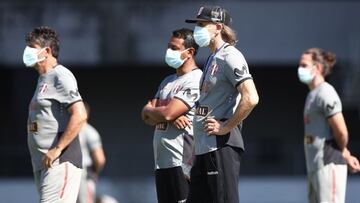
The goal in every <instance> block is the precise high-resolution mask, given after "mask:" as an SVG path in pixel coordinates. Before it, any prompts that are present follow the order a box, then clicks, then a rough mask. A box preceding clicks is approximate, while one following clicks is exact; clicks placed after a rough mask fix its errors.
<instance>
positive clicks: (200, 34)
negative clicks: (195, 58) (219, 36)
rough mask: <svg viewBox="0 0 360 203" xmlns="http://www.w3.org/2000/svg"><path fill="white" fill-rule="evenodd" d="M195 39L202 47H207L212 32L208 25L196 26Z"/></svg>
mask: <svg viewBox="0 0 360 203" xmlns="http://www.w3.org/2000/svg"><path fill="white" fill-rule="evenodd" d="M194 40H195V42H196V44H198V45H199V46H200V47H207V46H209V44H210V40H211V37H210V33H209V31H208V29H207V28H206V27H200V26H195V29H194Z"/></svg>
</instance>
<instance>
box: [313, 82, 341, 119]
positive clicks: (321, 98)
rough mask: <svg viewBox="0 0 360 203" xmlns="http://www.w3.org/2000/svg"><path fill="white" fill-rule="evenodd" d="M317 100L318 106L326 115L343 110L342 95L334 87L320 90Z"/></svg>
mask: <svg viewBox="0 0 360 203" xmlns="http://www.w3.org/2000/svg"><path fill="white" fill-rule="evenodd" d="M317 100H318V102H317V103H318V106H319V108H320V110H321V111H322V112H323V113H324V115H325V117H330V116H332V115H335V114H336V113H339V112H341V111H342V104H341V100H340V97H339V95H338V94H337V92H336V91H335V89H333V88H331V89H326V90H323V91H321V92H319V95H318V98H317Z"/></svg>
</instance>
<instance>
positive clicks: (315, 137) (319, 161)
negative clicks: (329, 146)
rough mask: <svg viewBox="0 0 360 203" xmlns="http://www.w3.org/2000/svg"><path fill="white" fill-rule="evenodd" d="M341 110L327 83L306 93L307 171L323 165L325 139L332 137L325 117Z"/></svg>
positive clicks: (338, 101)
mask: <svg viewBox="0 0 360 203" xmlns="http://www.w3.org/2000/svg"><path fill="white" fill-rule="evenodd" d="M341 111H342V105H341V101H340V98H339V96H338V94H337V93H336V90H335V89H334V88H333V87H332V86H331V85H330V84H329V83H327V82H323V83H321V84H320V85H318V86H317V87H316V88H315V89H313V90H311V91H310V92H309V93H308V95H307V97H306V102H305V107H304V125H305V138H307V139H306V140H305V146H304V147H305V157H306V163H307V169H308V171H315V170H317V169H319V168H321V167H322V166H324V156H325V154H324V149H325V141H326V140H331V139H334V137H333V134H332V130H331V128H330V125H329V124H328V120H327V119H328V118H329V117H331V116H333V115H335V114H336V113H339V112H341ZM330 159H333V157H330Z"/></svg>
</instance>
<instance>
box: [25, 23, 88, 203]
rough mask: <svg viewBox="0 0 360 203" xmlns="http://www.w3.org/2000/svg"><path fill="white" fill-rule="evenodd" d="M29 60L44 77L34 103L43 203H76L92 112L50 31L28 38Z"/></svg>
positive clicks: (31, 127) (34, 150)
mask: <svg viewBox="0 0 360 203" xmlns="http://www.w3.org/2000/svg"><path fill="white" fill-rule="evenodd" d="M25 40H26V45H27V46H26V48H25V50H24V55H23V61H24V64H25V65H26V66H27V67H32V68H34V69H35V70H36V71H37V72H38V73H39V79H38V81H37V86H36V89H35V93H34V96H33V98H32V99H31V102H30V105H29V116H28V123H27V126H28V137H27V139H28V147H29V151H30V155H31V162H32V166H33V172H34V179H35V183H36V186H37V189H38V192H39V195H40V202H41V203H45V202H46V203H75V202H76V198H77V195H78V192H79V186H80V178H81V168H82V157H81V150H80V143H79V139H78V133H79V131H80V129H81V127H82V125H83V124H84V123H85V122H86V118H87V114H86V111H85V107H84V104H83V102H82V99H81V96H80V93H79V91H78V87H77V82H76V79H75V77H74V75H73V74H72V73H71V72H70V71H69V70H68V69H67V68H65V67H64V66H62V65H60V64H58V61H57V58H58V54H59V39H58V35H57V33H56V32H55V31H54V30H52V29H51V28H49V27H37V28H35V29H33V30H32V31H31V32H30V33H28V34H27V35H26V38H25Z"/></svg>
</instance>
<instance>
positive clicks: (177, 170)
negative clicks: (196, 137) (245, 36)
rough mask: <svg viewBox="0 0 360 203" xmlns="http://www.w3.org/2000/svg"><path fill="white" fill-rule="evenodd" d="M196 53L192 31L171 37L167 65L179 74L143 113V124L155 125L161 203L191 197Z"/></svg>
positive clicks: (169, 79) (175, 202)
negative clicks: (189, 183) (189, 177)
mask: <svg viewBox="0 0 360 203" xmlns="http://www.w3.org/2000/svg"><path fill="white" fill-rule="evenodd" d="M197 49H198V46H197V44H196V43H195V41H194V38H193V32H192V31H191V30H189V29H185V28H183V29H180V30H175V31H174V32H173V33H172V37H171V38H170V42H169V44H168V49H167V51H166V55H165V61H166V63H167V64H168V65H169V66H170V67H171V68H174V69H175V70H176V73H175V74H172V75H169V76H167V77H166V78H165V79H164V80H163V81H162V82H161V84H160V86H159V88H158V91H157V93H156V95H155V98H154V99H153V100H152V101H149V102H148V104H146V105H145V106H144V108H143V110H142V115H141V116H142V119H143V120H144V122H145V123H147V124H149V125H156V127H155V131H154V139H153V147H154V158H155V181H156V191H157V198H158V202H159V203H180V202H185V201H186V197H187V195H188V182H187V180H186V178H188V176H189V171H190V168H191V166H192V163H193V158H194V156H193V151H194V148H193V130H192V127H191V126H192V125H191V122H190V121H191V120H192V117H193V115H194V112H195V108H194V106H195V102H196V101H197V99H198V98H199V81H200V78H201V75H202V71H201V70H200V69H198V67H197V65H196V63H195V60H194V58H195V55H196V52H197ZM182 115H186V117H184V116H182ZM178 117H180V118H178ZM177 118H178V119H177ZM175 119H176V121H174V120H175Z"/></svg>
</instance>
